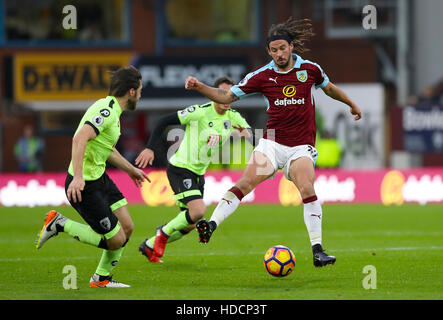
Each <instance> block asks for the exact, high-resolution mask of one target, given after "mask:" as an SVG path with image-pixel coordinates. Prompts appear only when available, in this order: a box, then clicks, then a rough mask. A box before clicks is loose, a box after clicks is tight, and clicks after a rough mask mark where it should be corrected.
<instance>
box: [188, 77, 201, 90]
mask: <svg viewBox="0 0 443 320" xmlns="http://www.w3.org/2000/svg"><path fill="white" fill-rule="evenodd" d="M199 87H200V81H198V80H197V78H195V77H187V78H186V82H185V89H186V90H197V89H198V88H199Z"/></svg>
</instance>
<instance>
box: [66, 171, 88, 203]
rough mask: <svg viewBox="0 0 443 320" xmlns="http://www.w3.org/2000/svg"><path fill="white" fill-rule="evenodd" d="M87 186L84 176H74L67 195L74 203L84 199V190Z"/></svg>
mask: <svg viewBox="0 0 443 320" xmlns="http://www.w3.org/2000/svg"><path fill="white" fill-rule="evenodd" d="M84 188H85V180H84V179H83V177H80V178H78V177H74V179H72V181H71V183H70V184H69V186H68V190H67V191H66V196H67V197H68V200H69V201H72V202H74V203H77V202H81V201H82V191H83V189H84Z"/></svg>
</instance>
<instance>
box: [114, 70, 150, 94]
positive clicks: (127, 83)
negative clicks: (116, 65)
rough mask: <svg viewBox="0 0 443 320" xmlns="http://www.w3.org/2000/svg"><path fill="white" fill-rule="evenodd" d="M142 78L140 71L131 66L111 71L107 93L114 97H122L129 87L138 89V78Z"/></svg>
mask: <svg viewBox="0 0 443 320" xmlns="http://www.w3.org/2000/svg"><path fill="white" fill-rule="evenodd" d="M141 78H142V76H141V74H140V71H138V70H137V69H136V68H135V67H133V66H126V67H122V68H120V69H118V70H117V71H113V72H111V85H110V87H109V95H110V96H114V97H123V96H124V95H125V94H126V92H128V90H129V89H132V88H134V89H135V90H137V89H138V87H139V86H140V79H141Z"/></svg>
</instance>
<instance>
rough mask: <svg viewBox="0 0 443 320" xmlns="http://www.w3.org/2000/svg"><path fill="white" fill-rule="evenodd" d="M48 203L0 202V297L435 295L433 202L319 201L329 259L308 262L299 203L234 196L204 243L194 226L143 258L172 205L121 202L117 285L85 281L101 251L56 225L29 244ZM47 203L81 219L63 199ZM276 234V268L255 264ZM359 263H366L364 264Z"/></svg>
mask: <svg viewBox="0 0 443 320" xmlns="http://www.w3.org/2000/svg"><path fill="white" fill-rule="evenodd" d="M213 208H214V207H213V206H211V207H208V210H207V214H206V217H210V215H211V213H212V210H213ZM49 209H51V208H46V207H36V208H17V207H13V208H6V207H0V235H1V236H0V252H1V256H0V274H1V277H0V299H1V300H23V299H26V300H36V299H38V300H52V299H57V300H64V299H67V300H68V299H69V300H77V299H78V300H102V299H105V300H108V299H111V300H112V299H129V300H142V299H143V300H147V299H149V300H244V299H247V300H299V299H302V300H317V299H321V300H345V299H346V300H361V299H364V300H397V299H398V300H400V299H408V300H409V299H413V300H422V299H431V300H435V299H438V300H441V299H443V287H442V283H443V273H442V272H441V271H442V265H443V206H441V205H427V206H420V205H403V206H391V207H386V206H382V205H362V204H359V205H323V245H324V247H325V249H326V251H327V252H328V253H329V254H332V255H335V256H336V257H337V263H336V265H334V266H327V267H325V268H320V269H317V268H315V267H314V266H313V264H312V253H311V248H310V243H309V239H308V235H307V231H306V227H305V225H304V222H303V213H302V207H301V206H298V207H283V206H278V205H242V206H240V207H239V209H238V210H237V212H236V213H235V214H233V215H232V216H230V217H229V218H228V219H227V220H226V221H225V222H224V223H223V224H222V225H221V226H220V227H219V229H218V230H217V231H216V232H215V233H214V235H213V237H212V239H211V241H210V242H209V243H208V244H207V245H203V244H200V243H198V240H197V238H198V236H197V233H196V232H195V231H192V232H191V233H190V234H189V235H187V236H186V237H184V238H182V239H181V240H180V241H177V242H174V243H171V244H169V245H168V246H167V247H166V252H165V256H164V257H163V260H164V263H163V264H151V263H149V262H148V261H147V259H146V258H145V257H144V256H142V255H141V254H140V253H139V252H138V246H139V244H140V242H141V241H143V240H144V239H145V238H146V237H148V236H151V235H153V233H154V231H155V228H156V227H157V226H158V225H160V224H163V223H165V222H167V221H168V220H170V219H171V218H173V217H175V215H176V214H177V209H176V208H175V207H147V206H130V208H129V209H130V212H131V216H132V219H133V221H134V224H135V229H134V233H133V235H132V237H131V239H130V241H129V242H128V244H127V247H126V249H125V252H124V253H123V256H122V259H121V260H120V263H119V264H118V266H117V267H116V269H115V270H114V277H115V279H117V280H119V281H121V282H123V283H128V284H130V285H131V286H132V287H131V288H126V289H92V288H89V278H90V277H91V275H92V274H93V272H94V271H95V268H96V266H97V263H98V261H99V258H100V255H101V252H100V250H99V249H97V248H94V247H91V246H88V245H85V244H81V243H79V242H77V241H75V240H74V239H72V238H71V237H70V236H68V235H66V234H59V235H58V236H57V237H55V238H53V239H50V240H49V241H48V242H47V243H46V244H45V246H44V247H43V248H42V249H40V250H37V249H35V245H34V240H35V237H36V234H37V232H38V231H39V229H40V228H41V226H42V224H43V219H44V216H45V212H46V211H48V210H49ZM56 209H58V210H59V211H60V212H62V213H63V214H64V215H66V216H67V217H69V218H71V219H74V220H76V221H82V220H81V218H80V216H79V215H78V214H77V213H76V212H75V211H74V210H73V209H72V208H71V207H69V206H63V207H59V208H56ZM278 244H282V245H286V246H288V247H289V248H291V249H292V251H293V252H294V253H295V256H296V261H297V263H296V266H295V269H294V271H293V272H292V274H290V275H289V276H287V277H285V278H275V277H272V276H270V275H269V274H267V272H266V270H265V268H264V266H263V256H264V254H265V252H266V250H267V249H268V248H269V247H271V246H274V245H278ZM66 265H72V266H74V267H75V269H76V271H77V287H78V289H77V290H72V289H71V290H66V289H64V287H63V279H64V277H66V276H67V274H66V273H63V268H64V267H65V266H66ZM368 265H371V266H374V267H375V271H376V272H375V273H374V272H372V273H369V274H367V273H364V272H363V269H364V268H365V266H368ZM368 275H371V276H375V277H376V283H375V282H374V278H372V282H371V283H372V284H373V285H374V284H376V288H375V289H365V288H364V287H363V283H364V278H365V277H366V276H368Z"/></svg>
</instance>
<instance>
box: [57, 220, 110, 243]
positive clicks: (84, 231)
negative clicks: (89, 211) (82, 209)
mask: <svg viewBox="0 0 443 320" xmlns="http://www.w3.org/2000/svg"><path fill="white" fill-rule="evenodd" d="M64 231H65V232H67V233H68V234H70V235H71V236H72V237H74V238H75V239H77V240H78V241H80V242H83V243H87V244H90V245H93V246H94V247H98V246H99V244H100V242H101V241H102V240H103V235H101V234H98V233H97V232H95V231H94V230H92V228H91V227H90V226H88V225H86V224H81V223H78V222H75V221H73V220H70V219H67V220H66V223H65V227H64Z"/></svg>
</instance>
